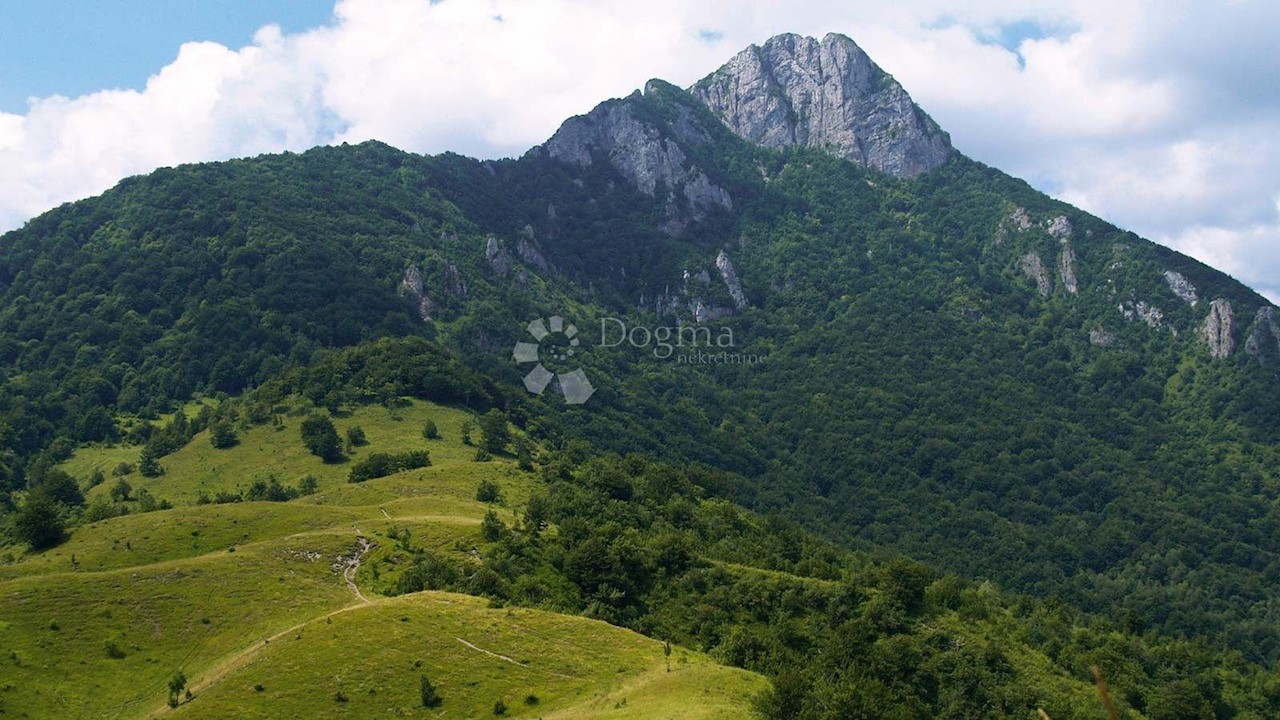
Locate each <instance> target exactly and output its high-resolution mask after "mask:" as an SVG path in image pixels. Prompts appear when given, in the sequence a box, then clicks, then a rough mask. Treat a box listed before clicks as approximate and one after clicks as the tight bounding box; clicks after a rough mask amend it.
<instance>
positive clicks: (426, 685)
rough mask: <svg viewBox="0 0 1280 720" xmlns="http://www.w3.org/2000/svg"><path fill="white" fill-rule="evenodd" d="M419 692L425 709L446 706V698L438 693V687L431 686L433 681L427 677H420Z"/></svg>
mask: <svg viewBox="0 0 1280 720" xmlns="http://www.w3.org/2000/svg"><path fill="white" fill-rule="evenodd" d="M418 692H420V693H421V694H422V707H424V708H437V707H440V706H441V705H443V704H444V698H442V697H440V693H438V692H436V686H435V685H432V684H431V680H430V679H428V678H427V676H426V675H419V676H418Z"/></svg>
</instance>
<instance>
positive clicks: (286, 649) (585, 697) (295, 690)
mask: <svg viewBox="0 0 1280 720" xmlns="http://www.w3.org/2000/svg"><path fill="white" fill-rule="evenodd" d="M421 675H426V676H427V677H428V678H430V680H431V682H432V683H433V684H434V685H435V686H436V688H437V690H438V691H439V693H440V695H441V696H442V697H443V698H444V704H443V705H442V706H440V707H439V708H437V709H434V710H428V709H424V708H423V707H422V704H421V700H420V697H419V685H418V683H419V677H420V676H421ZM192 680H193V684H194V685H195V686H196V687H197V692H196V696H195V698H194V699H193V700H192V701H190V702H189V703H187V704H185V705H184V706H183V707H181V708H180V709H179V712H177V713H174V716H175V717H179V718H182V717H191V718H205V717H207V718H220V717H232V716H234V717H240V718H275V717H290V716H293V717H307V718H330V717H333V718H337V717H348V718H349V717H392V716H399V717H416V716H420V715H421V716H424V717H486V716H488V717H492V715H493V713H492V710H493V706H494V703H495V702H496V701H498V700H501V701H502V702H503V703H504V704H505V705H506V706H507V707H508V711H507V716H509V717H516V718H519V717H530V718H532V717H540V718H548V719H549V718H596V717H625V718H660V717H661V718H666V717H680V718H708V719H710V718H741V717H744V716H745V715H746V714H747V713H748V709H747V703H746V699H748V698H750V697H751V696H753V695H754V694H755V693H757V692H759V691H760V690H761V689H762V687H763V685H762V683H763V681H762V679H761V678H759V677H758V676H755V675H752V674H750V673H747V672H744V671H740V670H733V669H729V668H725V667H722V666H719V665H716V664H715V663H713V662H711V661H710V660H709V659H707V658H706V657H705V656H702V655H698V654H696V653H692V652H689V651H685V650H678V651H677V652H676V653H675V656H674V657H673V659H672V672H671V673H667V672H666V670H665V663H664V658H663V653H662V644H661V643H660V642H657V641H655V640H651V639H649V638H645V637H643V636H641V635H637V634H635V633H632V632H630V631H627V630H623V629H620V628H616V627H613V626H611V625H608V624H605V623H602V622H598V621H594V620H587V619H584V618H578V617H570V616H565V615H558V614H555V613H548V612H541V611H535V610H525V609H497V610H495V609H490V608H488V607H486V604H485V602H484V601H483V600H480V599H478V598H473V597H469V596H465V595H455V594H449V593H436V592H426V593H417V594H414V595H406V596H401V597H397V598H391V599H387V600H382V601H379V602H375V603H373V604H371V605H366V606H363V607H359V608H356V609H353V610H351V611H349V612H344V613H340V614H338V615H334V616H332V617H330V618H327V619H326V620H324V621H317V622H315V623H312V624H310V625H307V626H305V627H303V628H301V629H300V630H299V631H298V633H297V635H296V636H295V637H294V638H292V639H288V640H285V641H282V642H279V643H274V644H272V645H270V646H268V647H265V648H264V649H263V650H262V652H260V653H258V654H257V656H256V657H255V658H253V659H252V660H251V661H249V662H247V663H246V664H244V665H243V666H241V667H239V668H237V669H236V670H235V671H234V672H231V673H228V674H227V675H225V676H222V677H219V678H217V680H216V682H214V683H212V684H211V685H207V686H204V685H202V683H203V682H204V678H201V677H200V676H198V675H197V676H192ZM258 687H261V688H262V689H261V690H258V689H257V688H258ZM339 693H341V694H342V696H343V697H345V698H346V701H345V702H339V701H336V700H335V697H337V696H338V694H339ZM530 696H534V697H536V698H537V702H536V704H528V703H526V701H525V700H526V698H528V697H530Z"/></svg>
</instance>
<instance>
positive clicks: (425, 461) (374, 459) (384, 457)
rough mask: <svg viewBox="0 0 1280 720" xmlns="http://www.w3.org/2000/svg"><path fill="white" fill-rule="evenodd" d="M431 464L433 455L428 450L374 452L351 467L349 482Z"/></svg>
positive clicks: (362, 480) (370, 478) (384, 475)
mask: <svg viewBox="0 0 1280 720" xmlns="http://www.w3.org/2000/svg"><path fill="white" fill-rule="evenodd" d="M429 465H431V456H430V454H429V453H427V451H426V450H410V451H408V452H402V453H373V454H372V455H370V456H369V457H367V458H365V459H363V460H361V461H360V462H358V463H356V464H355V465H353V466H352V467H351V472H350V474H349V475H348V476H347V482H353V483H358V482H364V481H365V480H372V479H374V478H380V477H386V476H388V475H393V474H395V473H398V472H404V471H405V470H413V469H415V468H421V467H427V466H429Z"/></svg>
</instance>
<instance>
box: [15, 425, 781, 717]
mask: <svg viewBox="0 0 1280 720" xmlns="http://www.w3.org/2000/svg"><path fill="white" fill-rule="evenodd" d="M189 412H194V409H191V410H189ZM428 417H430V418H431V419H433V420H434V421H435V422H436V424H437V425H438V426H439V428H440V430H441V433H442V435H443V438H442V439H440V440H436V441H428V440H425V439H424V438H423V437H422V436H421V430H422V425H423V423H424V422H425V421H426V419H427V418H428ZM468 419H470V416H469V415H468V414H466V413H465V412H463V411H460V410H456V409H451V408H445V407H440V406H435V405H430V404H426V403H414V404H412V405H411V406H409V407H406V408H401V409H398V410H397V411H396V412H395V413H394V414H393V413H391V412H389V411H387V410H386V409H385V408H382V407H367V408H362V409H360V410H357V411H355V412H354V413H352V414H351V416H349V417H343V418H339V419H337V420H336V421H335V422H336V424H337V426H338V428H339V432H340V433H342V434H343V435H344V436H345V429H346V427H347V426H349V425H352V424H359V425H361V426H362V428H363V429H364V431H365V435H366V436H367V438H368V439H369V441H370V444H369V445H366V446H364V447H362V448H357V449H356V457H359V456H361V455H363V454H365V453H369V452H376V451H399V450H404V449H411V448H422V447H426V448H427V449H429V450H430V451H431V455H432V460H433V465H432V466H431V467H428V468H421V469H417V470H410V471H407V472H404V473H399V474H396V475H392V476H389V477H385V478H378V479H376V480H371V481H369V482H366V483H360V484H350V483H347V482H346V475H347V471H348V468H349V464H336V465H325V464H324V463H322V462H320V460H319V459H318V458H315V457H312V456H311V455H309V454H308V453H307V452H306V451H305V449H304V448H303V447H302V443H301V439H300V437H299V432H298V425H299V423H300V422H301V418H300V417H291V418H287V419H286V426H285V428H284V429H283V430H275V429H273V428H272V427H271V426H262V427H255V428H251V429H248V430H246V431H243V433H242V436H241V442H240V444H239V445H237V446H236V447H234V448H230V449H227V450H215V449H213V448H212V447H211V446H210V445H209V443H208V438H207V437H205V435H204V434H201V435H197V436H196V437H195V438H194V439H193V440H192V442H191V443H190V444H188V445H187V446H186V447H184V448H182V449H180V450H178V451H177V452H175V453H173V454H172V455H169V456H167V457H165V458H164V459H163V460H162V464H163V465H164V467H165V469H166V474H165V475H164V476H162V477H159V478H153V479H146V478H142V477H140V476H139V475H138V474H137V473H136V472H135V473H134V474H132V475H130V476H129V477H128V480H129V482H130V484H132V485H133V486H134V487H135V488H138V489H141V488H145V489H147V490H148V491H150V492H151V493H153V494H154V495H156V496H157V497H161V498H165V499H168V500H170V501H171V502H174V503H175V504H176V505H177V507H175V508H173V509H171V510H165V511H159V512H152V513H146V514H132V515H126V516H123V517H118V518H112V519H110V520H105V521H101V522H98V523H94V524H91V525H87V526H82V527H78V528H75V529H74V531H73V533H72V535H71V538H70V539H69V540H68V541H67V542H66V543H64V544H63V545H61V546H59V547H57V548H53V549H51V550H48V551H45V552H42V553H20V554H19V556H18V557H17V558H16V560H15V561H14V562H11V563H8V564H3V565H0V664H3V666H4V669H3V671H0V715H7V714H14V715H19V716H23V717H31V718H42V717H48V718H100V717H119V718H133V717H148V716H164V715H175V716H191V717H244V718H252V717H262V718H266V717H271V718H275V717H289V716H298V717H317V718H323V717H336V716H343V717H392V716H418V715H422V716H424V717H482V716H492V711H493V706H494V703H495V702H496V701H497V700H499V699H501V700H502V701H503V702H504V703H505V704H506V706H507V708H508V711H507V716H510V717H529V718H533V717H543V718H553V717H558V718H595V717H628V718H632V717H634V718H659V717H663V718H665V717H681V718H722V717H723V718H737V717H744V716H745V715H746V714H747V712H748V710H747V705H746V703H747V701H748V699H749V698H750V696H752V695H753V694H754V693H755V692H757V691H758V690H759V689H761V688H762V686H763V683H764V680H763V679H762V678H760V677H758V676H755V675H751V674H749V673H745V672H741V671H737V670H731V669H728V668H723V667H721V666H718V665H716V664H714V663H713V662H712V661H710V660H709V659H708V658H706V657H704V656H702V655H698V654H696V653H692V652H688V651H685V650H682V649H677V650H676V653H675V656H674V657H673V663H672V672H671V673H667V672H666V670H665V663H664V660H663V655H662V647H661V644H660V643H658V642H656V641H654V640H651V639H649V638H645V637H643V636H641V635H638V634H635V633H632V632H630V631H627V630H623V629H620V628H616V627H612V626H610V625H607V624H604V623H601V622H597V621H593V620H587V619H584V618H579V617H572V616H566V615H558V614H555V613H550V612H540V611H532V610H523V609H510V610H495V609H489V608H488V607H487V601H485V600H482V599H478V598H472V597H468V596H464V595H452V594H447V593H419V594H415V595H409V596H401V597H396V598H385V597H380V596H379V595H378V594H377V593H376V592H374V587H375V583H374V581H373V578H372V577H370V571H369V567H370V563H368V561H369V560H372V559H374V558H377V557H381V556H383V555H385V554H386V553H389V552H394V551H395V547H394V546H395V542H394V541H393V540H391V539H390V535H391V534H392V533H391V530H392V528H395V529H396V530H397V531H399V532H404V531H406V530H407V531H408V532H410V533H412V537H413V543H414V545H415V546H418V547H428V548H433V549H435V550H437V551H440V552H444V553H450V554H453V555H454V557H455V558H457V559H458V560H459V561H462V562H470V561H472V559H471V557H470V555H469V554H468V553H469V551H470V550H471V549H473V548H475V547H476V545H477V544H478V542H479V528H478V525H479V523H480V520H481V518H482V517H483V516H484V514H485V513H486V512H487V511H488V510H490V509H496V510H497V511H498V513H499V515H500V516H501V517H502V518H503V519H504V520H506V521H507V522H509V523H510V522H514V520H515V517H516V515H517V514H518V511H519V509H520V508H521V506H522V505H523V504H524V503H525V502H526V501H527V499H528V497H529V495H530V493H531V492H533V490H534V488H535V487H536V485H537V481H536V480H535V478H534V476H532V475H531V474H529V473H525V472H521V471H520V470H519V469H518V468H517V467H516V465H515V462H514V461H513V460H512V459H511V458H497V459H495V460H494V461H492V462H486V463H479V462H475V461H474V459H473V458H474V455H475V450H474V448H472V447H469V446H466V445H463V444H462V442H461V439H460V438H461V425H462V423H463V422H464V421H467V420H468ZM137 455H138V448H136V447H92V448H82V449H81V450H79V451H77V452H76V454H75V455H74V456H73V457H72V458H71V459H70V460H68V461H67V462H66V463H64V465H63V467H64V469H66V470H67V471H68V472H70V473H71V474H72V475H74V476H77V477H81V478H84V477H86V476H87V475H88V474H89V473H90V472H92V471H93V470H94V469H102V470H103V471H104V473H107V474H109V473H110V470H111V469H112V468H113V467H114V466H115V465H116V464H118V463H119V462H121V461H122V460H124V461H128V462H136V460H137ZM272 474H274V475H275V476H276V477H278V478H280V479H281V480H282V481H283V482H285V483H286V484H292V483H295V482H296V481H297V479H298V478H300V477H301V476H303V475H306V474H311V475H314V476H315V477H316V478H317V479H318V481H319V492H317V493H316V494H315V495H312V496H308V497H305V498H299V499H297V500H294V501H291V502H288V503H269V502H252V503H249V502H243V503H231V504H224V505H196V504H195V501H196V499H197V498H198V497H199V496H200V494H201V493H207V494H210V495H212V494H214V493H216V492H217V491H219V490H237V489H239V490H243V489H245V488H247V487H248V486H249V485H250V484H251V483H252V482H253V480H254V479H255V478H266V477H268V476H269V475H272ZM483 480H489V481H493V482H496V483H497V484H498V485H499V487H500V488H501V491H502V495H503V500H502V502H501V503H499V504H494V505H491V504H485V503H481V502H478V501H477V500H476V499H475V492H476V487H477V486H478V485H479V484H480V482H481V481H483ZM113 482H114V481H113V480H112V479H108V481H107V482H106V483H105V484H103V485H101V486H99V487H97V488H94V489H93V490H91V491H90V493H89V494H90V496H91V497H93V496H97V495H98V494H101V493H107V492H109V489H110V486H111V484H112V483H113ZM399 532H397V534H399ZM358 537H365V538H368V539H370V540H372V541H373V542H374V543H375V545H374V547H373V548H372V549H370V550H368V551H367V553H366V555H365V558H364V559H365V560H366V564H365V565H364V566H363V567H362V568H361V569H360V571H359V572H357V573H355V574H354V578H355V582H356V583H357V585H358V587H359V589H360V596H359V597H358V596H357V595H356V593H354V592H353V591H352V589H351V587H349V586H348V585H347V581H346V578H345V577H344V570H345V569H346V563H347V562H348V558H350V557H351V556H352V554H353V553H355V552H356V551H357V550H356V549H357V538H358ZM384 580H385V578H384ZM462 641H466V643H470V645H468V644H464V642H462ZM485 651H488V652H487V653H486V652H485ZM499 656H506V657H507V658H509V659H508V660H504V659H502V658H501V657H499ZM513 661H514V662H513ZM179 670H182V671H183V672H184V673H185V674H186V675H187V677H188V678H190V680H191V686H192V689H193V691H194V692H195V698H194V700H192V701H191V702H189V703H187V704H184V705H182V706H181V707H180V708H179V709H178V710H177V711H173V710H170V709H169V708H168V707H167V706H166V705H165V698H166V696H167V691H166V685H167V682H168V680H169V678H171V677H172V676H173V674H174V673H175V672H177V671H179ZM422 674H426V675H427V676H428V677H430V678H431V680H432V681H433V682H434V683H436V685H437V687H438V688H439V690H440V692H441V694H442V695H444V697H445V704H444V705H443V706H442V707H440V708H438V709H435V710H427V709H424V708H422V707H421V702H420V698H419V697H418V693H419V690H418V678H419V676H420V675H422ZM256 686H261V689H260V690H259V689H256ZM339 692H341V693H343V696H344V697H345V698H346V702H337V701H335V699H334V698H335V695H336V694H337V693H339ZM530 696H536V697H537V698H538V700H537V703H536V704H528V703H526V698H528V697H530Z"/></svg>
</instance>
